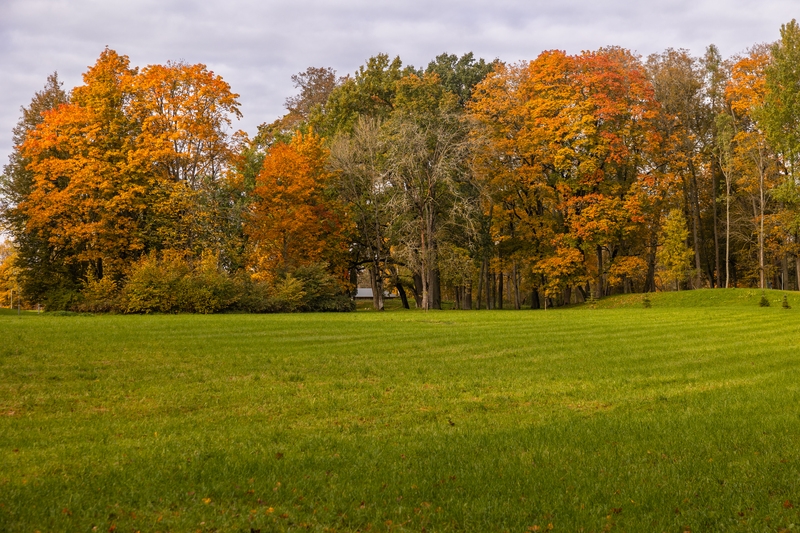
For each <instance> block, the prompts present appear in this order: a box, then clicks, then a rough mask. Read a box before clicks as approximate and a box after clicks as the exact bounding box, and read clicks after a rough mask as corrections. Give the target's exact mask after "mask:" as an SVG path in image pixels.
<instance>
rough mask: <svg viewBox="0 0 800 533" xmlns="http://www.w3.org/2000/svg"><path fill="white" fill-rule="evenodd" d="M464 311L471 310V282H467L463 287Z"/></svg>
mask: <svg viewBox="0 0 800 533" xmlns="http://www.w3.org/2000/svg"><path fill="white" fill-rule="evenodd" d="M464 309H465V310H467V311H470V310H472V280H470V281H468V282H467V285H466V286H465V287H464Z"/></svg>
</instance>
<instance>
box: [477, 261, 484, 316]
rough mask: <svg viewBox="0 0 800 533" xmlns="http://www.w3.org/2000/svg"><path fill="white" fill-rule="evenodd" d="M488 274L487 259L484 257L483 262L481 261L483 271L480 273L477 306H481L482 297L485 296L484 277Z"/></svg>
mask: <svg viewBox="0 0 800 533" xmlns="http://www.w3.org/2000/svg"><path fill="white" fill-rule="evenodd" d="M485 276H486V259H485V258H484V260H483V263H481V273H480V274H478V301H477V304H478V306H477V308H478V309H480V308H481V297H482V296H483V279H484V277H485Z"/></svg>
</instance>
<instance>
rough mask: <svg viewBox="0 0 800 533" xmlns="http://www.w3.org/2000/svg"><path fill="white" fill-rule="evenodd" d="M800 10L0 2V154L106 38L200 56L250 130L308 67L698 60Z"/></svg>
mask: <svg viewBox="0 0 800 533" xmlns="http://www.w3.org/2000/svg"><path fill="white" fill-rule="evenodd" d="M798 17H800V2H798V0H760V1H756V0H661V1H658V0H650V1H645V0H639V1H634V0H630V1H624V0H547V1H544V0H529V1H518V0H493V1H478V0H446V1H441V0H406V1H402V0H400V1H397V0H395V1H391V2H386V1H379V0H341V1H339V2H330V1H323V0H317V1H315V0H295V1H294V2H291V1H286V0H282V1H273V0H206V1H192V0H0V163H2V164H5V162H6V161H7V159H8V154H9V152H10V150H11V129H12V128H13V126H14V124H15V123H16V121H17V119H18V118H19V114H20V113H19V107H20V106H21V105H28V103H29V102H30V99H31V96H32V95H33V94H34V92H36V91H38V90H40V89H41V88H42V87H43V86H44V82H45V79H46V77H47V75H48V74H50V73H52V72H53V71H58V74H59V76H60V77H61V79H62V80H63V81H64V87H65V88H66V89H70V88H72V87H74V86H76V85H78V84H80V82H81V74H82V73H83V72H84V71H85V70H86V68H87V66H89V65H91V64H93V63H94V62H95V61H96V59H97V57H98V56H99V55H100V52H101V51H102V50H103V48H104V47H105V46H109V47H110V48H112V49H114V50H116V51H117V52H119V53H120V54H125V55H127V56H129V57H130V59H131V64H132V65H134V66H145V65H148V64H154V63H164V62H166V61H168V60H185V61H187V62H189V63H204V64H206V65H207V66H208V67H209V68H210V69H211V70H213V71H214V72H216V73H217V74H220V75H221V76H222V77H223V78H224V79H225V80H226V81H227V82H228V83H230V85H231V87H232V88H233V91H234V92H237V93H239V94H240V95H241V96H240V99H239V100H240V102H241V109H242V112H243V114H244V118H243V119H242V120H241V121H240V122H239V123H238V125H237V129H244V130H245V131H247V132H248V133H253V132H254V131H255V129H256V126H257V125H258V124H260V123H262V122H265V121H270V122H271V121H272V120H274V119H275V118H277V117H278V116H280V115H282V114H283V111H284V110H283V102H284V100H285V99H286V98H287V97H288V96H291V95H292V94H293V92H294V90H293V87H292V84H291V80H290V76H291V75H292V74H294V73H296V72H300V71H303V70H305V69H306V68H307V67H309V66H318V67H323V66H324V67H333V68H334V69H336V70H337V71H338V73H339V74H340V75H344V74H346V73H349V72H353V71H354V70H355V69H356V68H357V67H358V66H359V65H361V64H363V63H364V60H365V59H366V58H368V57H370V56H373V55H376V54H378V53H381V52H385V53H387V54H390V55H392V56H394V55H399V56H400V57H401V58H402V60H403V62H404V63H405V64H412V65H415V66H424V65H427V63H428V61H430V60H431V59H432V58H434V57H435V56H436V55H438V54H440V53H442V52H448V53H454V54H458V55H461V54H463V53H465V52H469V51H472V52H474V53H475V55H476V56H477V57H484V58H486V59H487V60H491V59H494V58H500V59H502V60H504V61H507V62H513V61H517V60H520V59H533V58H535V57H536V56H537V55H538V54H539V53H540V52H542V51H543V50H548V49H554V48H557V49H561V50H566V51H567V52H568V53H578V52H580V51H581V50H593V49H596V48H599V47H601V46H606V45H619V46H623V47H626V48H629V49H631V50H634V51H636V52H638V53H640V54H642V55H647V54H650V53H653V52H659V51H662V50H663V49H665V48H667V47H673V48H688V49H689V50H691V51H692V52H693V53H694V54H696V55H700V54H702V53H703V51H704V50H705V47H706V46H707V45H708V44H710V43H714V44H716V45H717V46H718V47H719V48H720V50H721V52H722V54H723V56H725V57H727V56H730V55H732V54H735V53H737V52H741V51H743V50H744V49H746V48H747V47H749V46H751V45H752V44H755V43H759V42H771V41H774V40H776V39H777V38H778V36H779V29H780V25H781V24H783V23H785V22H788V21H789V20H791V19H792V18H798Z"/></svg>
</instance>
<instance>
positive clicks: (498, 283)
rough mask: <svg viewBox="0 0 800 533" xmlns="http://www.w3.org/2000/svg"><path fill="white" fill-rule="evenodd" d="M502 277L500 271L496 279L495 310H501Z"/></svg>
mask: <svg viewBox="0 0 800 533" xmlns="http://www.w3.org/2000/svg"><path fill="white" fill-rule="evenodd" d="M504 277H505V275H504V274H503V272H502V271H500V274H499V276H498V279H497V295H498V297H499V298H498V299H497V308H498V309H502V308H503V278H504Z"/></svg>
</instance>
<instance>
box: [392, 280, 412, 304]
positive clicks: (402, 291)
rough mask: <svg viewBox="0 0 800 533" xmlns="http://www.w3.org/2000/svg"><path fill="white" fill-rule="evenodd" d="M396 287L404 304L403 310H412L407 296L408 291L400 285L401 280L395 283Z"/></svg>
mask: <svg viewBox="0 0 800 533" xmlns="http://www.w3.org/2000/svg"><path fill="white" fill-rule="evenodd" d="M395 287H397V292H398V293H399V294H400V301H401V302H403V309H411V307H410V306H409V305H408V296H406V290H405V288H403V284H402V283H400V280H399V279H398V280H396V281H395Z"/></svg>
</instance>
